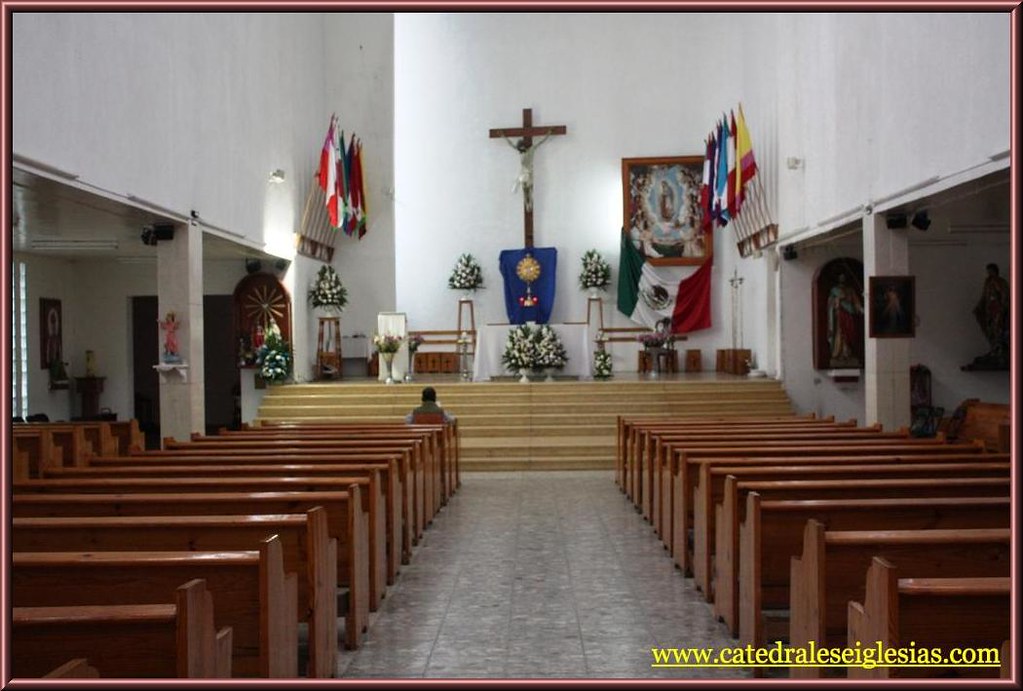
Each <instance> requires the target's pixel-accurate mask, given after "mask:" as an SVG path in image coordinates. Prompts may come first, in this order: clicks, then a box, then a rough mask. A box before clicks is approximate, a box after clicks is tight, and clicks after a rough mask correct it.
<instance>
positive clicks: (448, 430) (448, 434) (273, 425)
mask: <svg viewBox="0 0 1023 691" xmlns="http://www.w3.org/2000/svg"><path fill="white" fill-rule="evenodd" d="M402 425H403V426H404V427H406V428H411V429H419V428H420V427H423V426H422V425H417V424H413V425H408V424H405V423H404V422H402V423H397V422H394V423H382V422H380V421H372V422H359V423H356V422H347V421H344V420H335V421H323V422H311V421H283V420H278V421H270V420H264V421H263V422H262V423H261V424H260V425H259V426H257V427H254V428H252V429H282V428H283V429H298V430H305V429H312V430H315V429H327V430H333V429H338V428H340V429H352V428H353V427H355V428H360V429H397V428H399V427H400V426H402ZM426 427H433V425H427V426H426ZM441 430H442V431H443V433H444V440H445V441H444V444H445V449H444V452H445V457H446V458H448V457H450V458H451V459H452V461H453V462H452V463H448V464H447V466H448V472H447V474H446V480H445V486H444V493H445V496H446V497H450V496H451V495H452V494H454V493H455V490H457V489H458V488H459V487H461V486H462V472H461V455H462V442H461V435H460V434H459V433H458V420H455V421H454V422H452V423H448V424H446V425H442V426H441ZM448 449H450V450H451V452H452V453H451V454H450V455H448V451H447V450H448Z"/></svg>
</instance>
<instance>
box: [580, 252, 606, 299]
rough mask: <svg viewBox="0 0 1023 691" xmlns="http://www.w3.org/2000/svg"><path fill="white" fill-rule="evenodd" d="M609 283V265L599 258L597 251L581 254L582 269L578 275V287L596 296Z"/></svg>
mask: <svg viewBox="0 0 1023 691" xmlns="http://www.w3.org/2000/svg"><path fill="white" fill-rule="evenodd" d="M610 283H611V265H610V264H608V263H607V261H605V260H604V258H603V257H602V256H600V252H598V251H597V250H587V251H586V253H585V254H583V268H582V271H581V272H580V273H579V285H580V286H582V288H583V289H584V290H586V289H588V290H590V292H591V293H593V294H594V295H596V292H597V291H598V290H604V289H605V288H607V286H608V284H610Z"/></svg>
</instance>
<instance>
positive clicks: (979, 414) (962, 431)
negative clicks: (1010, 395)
mask: <svg viewBox="0 0 1023 691" xmlns="http://www.w3.org/2000/svg"><path fill="white" fill-rule="evenodd" d="M960 408H961V409H963V410H964V411H965V412H964V414H963V417H962V419H961V420H958V421H951V422H949V423H948V424H946V425H945V428H946V429H947V430H948V437H949V438H950V439H959V440H963V441H973V440H980V442H981V443H982V444H984V447H985V448H987V449H988V450H989V451H1002V452H1008V451H1009V450H1010V449H1009V443H1010V429H1011V428H1010V418H1009V413H1010V410H1009V406H1008V404H1006V403H985V402H983V401H981V400H980V399H977V398H968V399H966V400H965V401H963V402H962V403H961V404H960ZM956 412H957V413H958V412H959V411H958V410H957V411H956Z"/></svg>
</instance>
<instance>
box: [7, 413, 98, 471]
mask: <svg viewBox="0 0 1023 691" xmlns="http://www.w3.org/2000/svg"><path fill="white" fill-rule="evenodd" d="M12 429H13V434H12V435H11V436H12V442H13V443H12V452H13V454H12V460H13V475H14V477H15V478H19V477H26V478H29V477H40V476H41V474H42V473H43V472H44V471H45V470H46V469H48V468H61V467H72V466H75V465H81V464H82V463H84V462H85V458H86V456H88V455H91V454H92V447H91V446H90V444H89V443H88V442H87V441H86V439H85V431H84V430H83V429H82V428H81V427H80V426H78V425H72V424H70V423H59V424H58V423H52V422H30V423H24V424H17V425H14V426H13V428H12Z"/></svg>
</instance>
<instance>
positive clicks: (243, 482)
mask: <svg viewBox="0 0 1023 691" xmlns="http://www.w3.org/2000/svg"><path fill="white" fill-rule="evenodd" d="M352 486H358V487H360V488H361V491H360V496H361V499H362V509H363V510H364V512H365V514H366V518H367V525H368V526H369V542H368V545H369V573H370V580H369V598H370V609H371V610H372V611H376V609H377V608H378V607H379V605H380V602H381V600H382V599H383V597H384V591H385V590H386V588H387V530H386V512H387V508H388V507H387V502H386V498H385V495H384V488H383V483H382V481H381V478H380V473H379V471H378V470H376V469H371V470H362V471H360V474H349V475H340V476H335V475H330V476H309V477H294V476H290V475H288V476H280V477H279V476H275V475H263V476H254V477H245V476H242V477H238V476H223V475H221V476H215V475H210V474H205V473H204V474H200V475H199V476H196V473H193V474H192V475H185V476H182V475H173V476H169V477H160V476H156V477H153V476H149V477H138V476H127V477H108V478H57V479H45V480H26V481H25V482H21V483H18V484H17V485H15V491H17V492H19V493H22V494H28V493H50V494H61V493H63V494H84V493H102V494H110V493H118V494H128V493H132V494H134V493H179V492H180V493H189V494H192V493H205V492H210V493H220V492H228V491H230V492H246V493H258V492H343V491H347V490H348V489H349V488H350V487H352Z"/></svg>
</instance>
